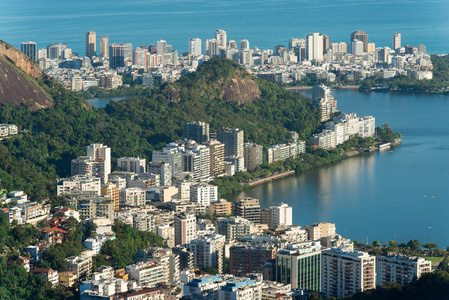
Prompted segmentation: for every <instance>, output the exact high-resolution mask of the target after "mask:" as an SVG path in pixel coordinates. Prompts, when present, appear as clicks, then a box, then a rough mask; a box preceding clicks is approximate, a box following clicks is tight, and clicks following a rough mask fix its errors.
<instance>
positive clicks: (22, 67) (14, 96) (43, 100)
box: [0, 40, 54, 110]
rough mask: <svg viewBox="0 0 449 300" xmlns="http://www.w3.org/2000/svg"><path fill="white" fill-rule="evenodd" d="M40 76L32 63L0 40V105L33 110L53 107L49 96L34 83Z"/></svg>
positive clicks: (38, 70)
mask: <svg viewBox="0 0 449 300" xmlns="http://www.w3.org/2000/svg"><path fill="white" fill-rule="evenodd" d="M42 76H43V72H42V70H41V69H40V68H39V66H38V65H37V64H36V63H35V62H34V61H32V60H31V59H29V58H28V57H27V56H26V55H25V54H23V53H22V52H20V51H19V50H17V49H16V48H14V47H12V46H11V45H9V44H7V43H5V42H3V41H1V40H0V103H14V104H15V105H26V106H28V107H29V108H31V109H33V110H36V109H41V108H46V107H51V106H53V105H54V101H53V99H52V98H51V96H50V95H49V94H48V93H47V92H45V91H44V90H43V88H42V87H41V86H39V84H38V82H37V81H36V79H40V78H42Z"/></svg>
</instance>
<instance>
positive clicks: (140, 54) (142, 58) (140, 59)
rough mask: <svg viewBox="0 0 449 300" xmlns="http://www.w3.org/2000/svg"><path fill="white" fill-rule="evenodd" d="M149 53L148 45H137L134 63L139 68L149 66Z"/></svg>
mask: <svg viewBox="0 0 449 300" xmlns="http://www.w3.org/2000/svg"><path fill="white" fill-rule="evenodd" d="M147 53H148V48H147V47H145V46H141V47H137V48H136V49H135V50H134V55H133V65H135V66H137V67H139V68H146V67H147Z"/></svg>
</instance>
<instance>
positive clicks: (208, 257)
mask: <svg viewBox="0 0 449 300" xmlns="http://www.w3.org/2000/svg"><path fill="white" fill-rule="evenodd" d="M224 245H225V236H224V235H221V234H215V233H213V234H208V235H204V236H201V237H199V238H197V239H194V240H192V241H190V252H192V253H193V259H194V260H193V261H194V266H195V267H214V268H216V269H217V270H218V271H219V273H223V263H224V261H223V259H224V256H223V251H224Z"/></svg>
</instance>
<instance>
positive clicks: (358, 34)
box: [350, 30, 368, 52]
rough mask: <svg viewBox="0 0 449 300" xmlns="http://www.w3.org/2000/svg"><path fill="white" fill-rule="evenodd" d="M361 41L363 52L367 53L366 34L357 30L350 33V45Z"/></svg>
mask: <svg viewBox="0 0 449 300" xmlns="http://www.w3.org/2000/svg"><path fill="white" fill-rule="evenodd" d="M354 40H357V41H361V42H362V43H363V52H368V33H365V32H364V31H362V30H357V31H355V32H353V33H351V41H350V42H351V43H352V42H353V41H354Z"/></svg>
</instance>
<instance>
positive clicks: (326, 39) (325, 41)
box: [323, 34, 330, 54]
mask: <svg viewBox="0 0 449 300" xmlns="http://www.w3.org/2000/svg"><path fill="white" fill-rule="evenodd" d="M329 47H330V38H329V36H327V35H325V34H323V54H325V53H326V52H327V50H329Z"/></svg>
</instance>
